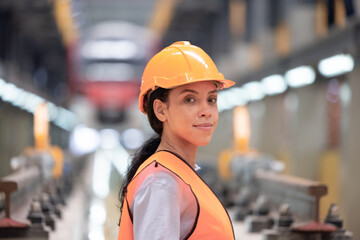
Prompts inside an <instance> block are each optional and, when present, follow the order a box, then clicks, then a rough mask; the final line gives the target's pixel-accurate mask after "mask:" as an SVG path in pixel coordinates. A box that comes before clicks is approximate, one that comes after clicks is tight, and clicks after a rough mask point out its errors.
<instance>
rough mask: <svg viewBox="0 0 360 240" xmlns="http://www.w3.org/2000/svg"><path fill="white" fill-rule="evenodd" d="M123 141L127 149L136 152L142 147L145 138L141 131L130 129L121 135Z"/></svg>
mask: <svg viewBox="0 0 360 240" xmlns="http://www.w3.org/2000/svg"><path fill="white" fill-rule="evenodd" d="M121 140H122V143H123V144H124V146H125V147H126V148H127V149H130V150H135V149H138V148H139V147H141V145H142V144H143V143H144V141H145V137H144V134H143V133H142V132H141V131H140V130H139V129H136V128H129V129H126V130H125V131H123V132H122V133H121Z"/></svg>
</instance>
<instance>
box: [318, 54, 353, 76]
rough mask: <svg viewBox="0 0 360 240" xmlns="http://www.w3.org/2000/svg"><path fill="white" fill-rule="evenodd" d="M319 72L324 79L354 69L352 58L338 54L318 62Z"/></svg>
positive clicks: (348, 55)
mask: <svg viewBox="0 0 360 240" xmlns="http://www.w3.org/2000/svg"><path fill="white" fill-rule="evenodd" d="M318 69H319V72H320V73H321V74H322V75H323V76H325V77H335V76H338V75H341V74H344V73H347V72H351V71H352V70H353V69H354V58H353V57H352V56H351V55H350V54H338V55H334V56H332V57H329V58H325V59H323V60H321V61H320V62H319V65H318Z"/></svg>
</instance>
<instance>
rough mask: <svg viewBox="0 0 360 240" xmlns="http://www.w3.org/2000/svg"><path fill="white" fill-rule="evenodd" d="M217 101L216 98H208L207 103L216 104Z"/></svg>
mask: <svg viewBox="0 0 360 240" xmlns="http://www.w3.org/2000/svg"><path fill="white" fill-rule="evenodd" d="M216 101H217V99H216V98H210V99H209V103H216Z"/></svg>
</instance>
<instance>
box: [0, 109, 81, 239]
mask: <svg viewBox="0 0 360 240" xmlns="http://www.w3.org/2000/svg"><path fill="white" fill-rule="evenodd" d="M47 119H48V117H47V108H46V104H45V103H43V104H40V105H39V106H38V108H37V110H36V113H35V114H34V137H35V147H31V148H27V149H25V150H24V151H23V153H22V154H21V155H20V156H17V157H14V158H12V160H11V168H12V170H13V173H11V174H10V175H8V176H5V177H3V178H2V179H0V239H38V240H39V239H40V240H41V239H50V235H51V234H52V233H53V232H55V231H57V230H58V229H57V222H58V221H59V220H60V219H62V218H63V216H64V215H63V210H64V206H65V205H66V198H67V197H68V196H69V194H70V193H71V192H72V190H73V186H74V183H75V182H76V181H77V177H79V176H80V175H79V174H80V173H81V170H82V169H83V168H84V161H83V158H78V159H71V161H70V157H69V156H68V155H67V154H64V151H63V150H62V149H61V148H59V147H57V146H51V144H50V143H49V140H48V139H49V128H48V120H47ZM60 231H66V230H65V229H60ZM67 231H69V230H67ZM60 239H61V238H60Z"/></svg>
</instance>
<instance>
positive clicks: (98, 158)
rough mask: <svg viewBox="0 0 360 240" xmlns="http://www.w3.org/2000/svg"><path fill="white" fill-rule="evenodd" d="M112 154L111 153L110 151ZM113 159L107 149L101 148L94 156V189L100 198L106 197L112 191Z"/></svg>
mask: <svg viewBox="0 0 360 240" xmlns="http://www.w3.org/2000/svg"><path fill="white" fill-rule="evenodd" d="M110 155H111V153H110ZM110 173H111V159H110V158H109V153H108V152H107V151H106V150H99V151H97V152H96V153H95V156H94V167H93V176H92V190H93V192H94V193H95V195H96V196H97V197H98V198H106V197H107V196H108V195H109V192H110V186H109V183H110Z"/></svg>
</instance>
